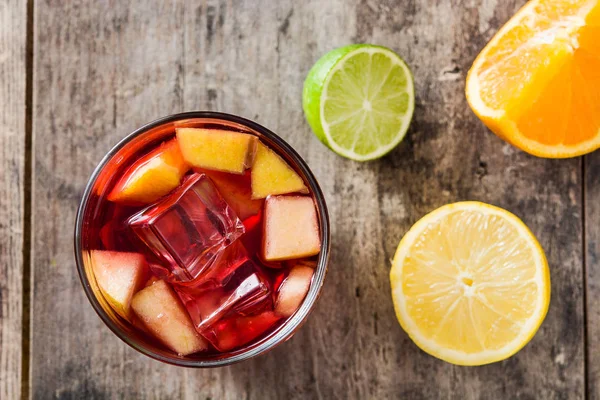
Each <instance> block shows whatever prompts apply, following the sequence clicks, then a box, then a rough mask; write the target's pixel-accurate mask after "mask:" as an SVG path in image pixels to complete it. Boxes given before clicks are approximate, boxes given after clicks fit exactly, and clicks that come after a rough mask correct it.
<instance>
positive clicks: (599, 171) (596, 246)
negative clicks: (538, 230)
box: [583, 151, 600, 400]
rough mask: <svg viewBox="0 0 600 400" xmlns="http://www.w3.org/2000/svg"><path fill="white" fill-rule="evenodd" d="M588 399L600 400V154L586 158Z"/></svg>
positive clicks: (585, 243) (585, 246) (585, 248)
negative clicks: (599, 222) (599, 355)
mask: <svg viewBox="0 0 600 400" xmlns="http://www.w3.org/2000/svg"><path fill="white" fill-rule="evenodd" d="M583 162H584V171H585V188H586V190H585V203H584V204H585V214H584V218H585V222H586V223H585V238H584V239H585V242H584V251H585V252H586V257H585V272H586V283H587V285H586V290H587V296H586V299H587V308H586V310H587V314H586V317H587V325H586V326H587V335H586V339H587V343H586V344H587V371H586V372H587V390H588V399H590V400H600V358H599V357H598V354H600V225H599V224H598V221H599V220H600V201H598V199H600V152H598V151H596V152H595V153H592V154H588V155H587V156H585V158H584V161H583Z"/></svg>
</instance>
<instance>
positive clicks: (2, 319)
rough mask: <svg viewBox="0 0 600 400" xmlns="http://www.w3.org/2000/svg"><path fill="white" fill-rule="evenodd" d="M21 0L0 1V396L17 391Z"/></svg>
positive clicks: (16, 395) (20, 263)
mask: <svg viewBox="0 0 600 400" xmlns="http://www.w3.org/2000/svg"><path fill="white" fill-rule="evenodd" d="M26 21H27V18H26V4H25V3H24V2H22V1H18V0H14V1H13V0H8V1H2V2H0V127H1V128H0V307H1V309H0V398H2V399H18V398H19V396H20V395H21V327H22V326H21V316H22V304H23V302H22V300H23V293H22V288H23V278H22V273H23V224H24V190H25V187H24V170H25V163H24V160H25V47H26V31H25V25H26Z"/></svg>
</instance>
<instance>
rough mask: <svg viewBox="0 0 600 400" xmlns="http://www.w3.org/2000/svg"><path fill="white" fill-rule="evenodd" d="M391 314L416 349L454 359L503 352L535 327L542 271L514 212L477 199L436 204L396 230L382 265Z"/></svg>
mask: <svg viewBox="0 0 600 400" xmlns="http://www.w3.org/2000/svg"><path fill="white" fill-rule="evenodd" d="M390 281H391V286H392V297H393V301H394V307H395V310H396V315H397V317H398V321H399V322H400V325H402V328H403V329H404V330H405V331H406V332H407V333H408V335H409V336H410V338H411V339H412V340H413V341H414V342H415V343H416V344H417V346H419V347H420V348H421V349H422V350H423V351H425V352H427V353H429V354H431V355H433V356H435V357H437V358H440V359H442V360H444V361H447V362H450V363H453V364H459V365H482V364H489V363H492V362H496V361H500V360H503V359H505V358H508V357H510V356H511V355H513V354H515V353H516V352H517V351H519V350H520V349H521V348H522V347H523V346H525V345H526V344H527V343H528V342H529V341H530V340H531V338H532V337H533V336H534V335H535V333H536V332H537V330H538V328H539V327H540V325H541V323H542V321H543V320H544V317H545V316H546V313H547V311H548V306H549V303H550V273H549V270H548V263H547V261H546V256H545V255H544V251H543V250H542V248H541V246H540V244H539V243H538V241H537V239H536V238H535V236H534V235H533V234H532V233H531V231H530V230H529V229H528V228H527V226H526V225H525V224H524V223H523V222H522V221H521V220H520V219H519V218H518V217H516V216H515V215H513V214H511V213H510V212H508V211H506V210H503V209H501V208H498V207H494V206H491V205H488V204H484V203H479V202H461V203H455V204H449V205H446V206H443V207H441V208H439V209H437V210H435V211H433V212H432V213H430V214H428V215H426V216H424V217H423V218H422V219H421V220H419V221H418V222H417V223H416V224H415V225H414V226H413V227H412V228H411V229H410V230H409V231H408V233H407V234H406V235H405V236H404V238H403V239H402V241H401V242H400V244H399V245H398V249H397V251H396V255H395V257H394V261H393V265H392V269H391V271H390Z"/></svg>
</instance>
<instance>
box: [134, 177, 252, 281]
mask: <svg viewBox="0 0 600 400" xmlns="http://www.w3.org/2000/svg"><path fill="white" fill-rule="evenodd" d="M128 224H129V226H130V228H131V229H132V230H133V232H135V234H136V235H137V236H138V237H139V238H140V239H141V241H142V242H143V243H144V244H145V245H146V246H147V247H148V249H149V250H150V251H152V252H153V253H154V254H155V255H156V256H157V257H158V259H159V260H160V261H161V263H162V264H164V265H165V266H167V267H168V269H169V270H170V273H171V275H170V276H169V280H170V281H172V282H187V281H191V280H193V279H195V278H197V277H198V276H200V275H201V274H202V273H203V272H204V271H205V270H206V269H207V268H208V267H209V266H210V265H211V264H212V263H213V262H214V260H215V259H216V258H217V256H218V255H219V254H220V252H222V251H223V250H224V249H225V248H227V247H228V246H229V245H230V244H231V243H233V242H235V240H236V239H238V238H239V237H240V236H241V235H242V234H243V233H244V225H243V224H242V222H241V221H240V219H239V218H238V217H237V216H236V214H235V212H234V211H233V209H232V208H231V207H229V205H228V204H227V203H226V202H225V200H223V198H222V197H221V195H220V194H219V192H218V191H217V190H216V188H215V186H214V184H213V183H212V181H211V180H210V179H209V178H208V177H207V176H206V175H204V174H192V175H190V176H188V177H186V178H185V179H184V181H183V183H182V185H181V186H180V187H178V188H177V189H175V190H174V191H173V192H171V193H170V194H169V195H168V196H166V197H164V198H163V199H162V200H161V201H159V202H158V203H156V204H154V205H151V206H149V207H147V208H145V209H143V210H142V211H140V212H138V213H137V214H135V215H133V216H132V217H131V218H130V219H129V220H128Z"/></svg>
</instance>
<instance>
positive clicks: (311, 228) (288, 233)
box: [263, 196, 321, 261]
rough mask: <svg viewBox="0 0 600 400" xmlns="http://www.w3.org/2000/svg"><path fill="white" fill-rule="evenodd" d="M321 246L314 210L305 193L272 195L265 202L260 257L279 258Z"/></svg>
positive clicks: (302, 254) (314, 251) (307, 254)
mask: <svg viewBox="0 0 600 400" xmlns="http://www.w3.org/2000/svg"><path fill="white" fill-rule="evenodd" d="M320 250H321V239H320V237H319V224H318V221H317V211H316V209H315V204H314V202H313V200H312V198H310V197H307V196H274V197H269V198H267V201H266V202H265V222H264V235H263V257H264V259H265V261H282V260H290V259H294V258H303V257H310V256H314V255H315V254H318V253H319V251H320Z"/></svg>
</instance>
